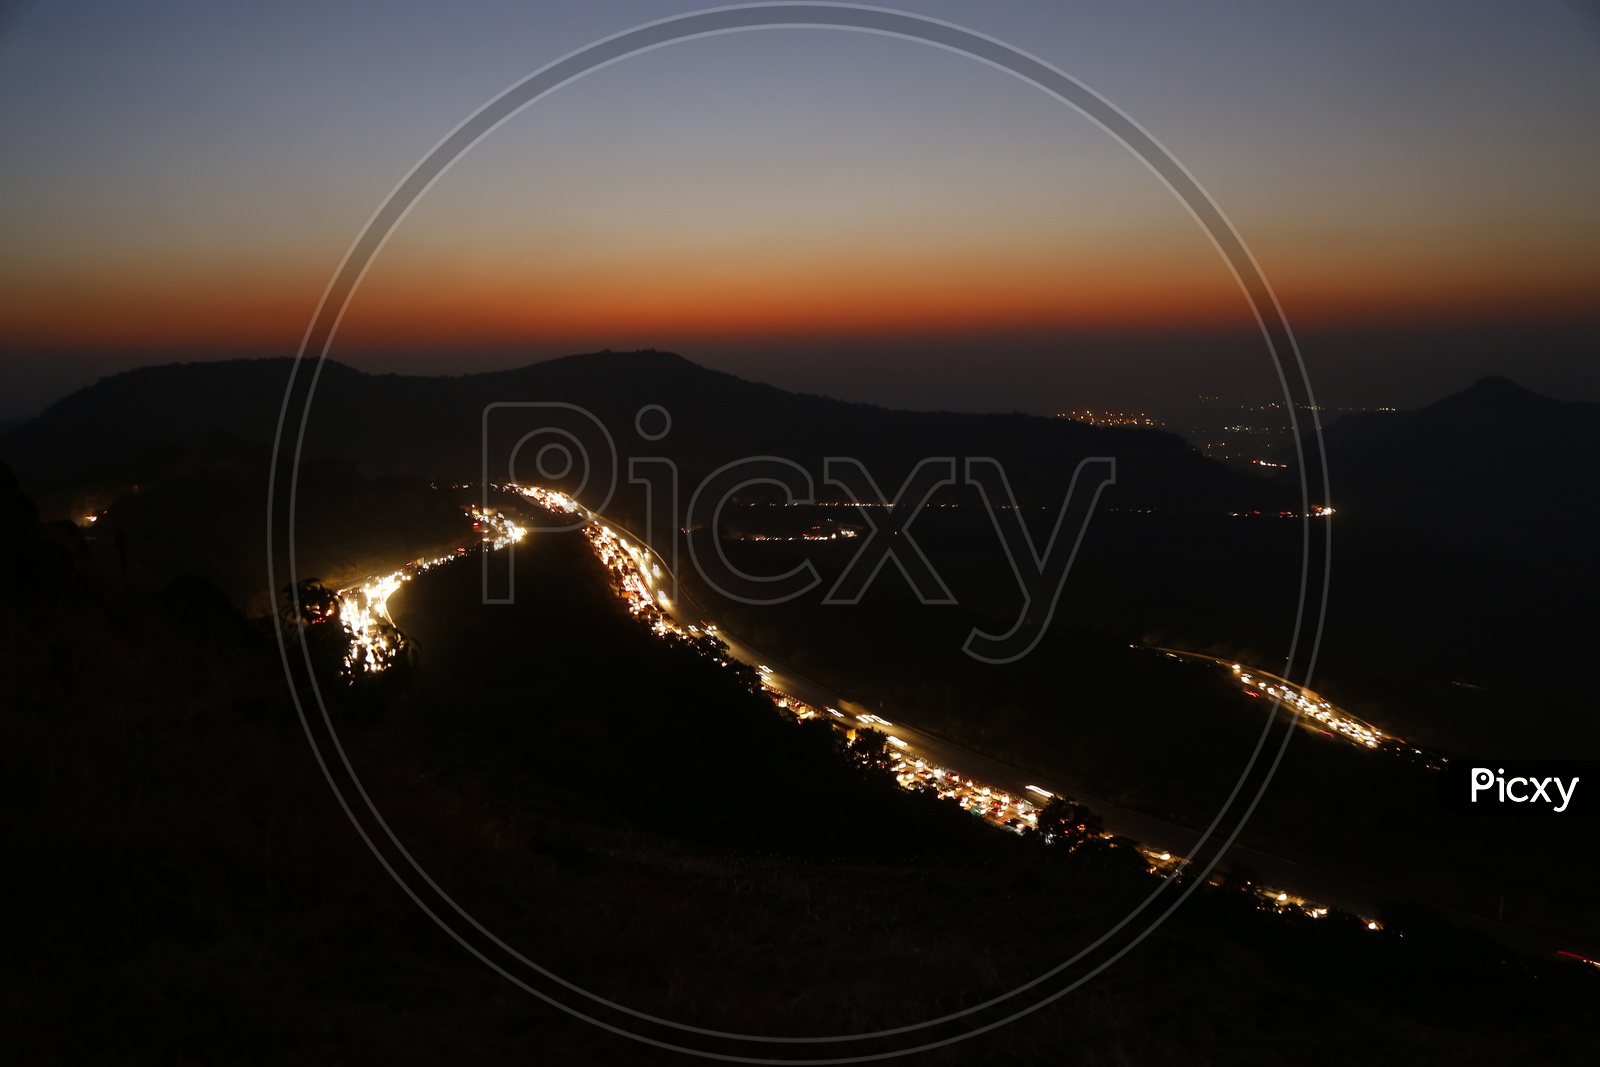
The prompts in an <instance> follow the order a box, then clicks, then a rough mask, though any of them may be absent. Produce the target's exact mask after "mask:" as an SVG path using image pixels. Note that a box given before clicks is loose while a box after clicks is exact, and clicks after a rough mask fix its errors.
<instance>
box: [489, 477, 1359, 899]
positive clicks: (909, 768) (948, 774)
mask: <svg viewBox="0 0 1600 1067" xmlns="http://www.w3.org/2000/svg"><path fill="white" fill-rule="evenodd" d="M504 488H506V489H509V490H511V491H513V492H516V493H519V494H521V495H522V496H523V497H525V498H527V499H528V500H530V501H532V502H533V503H535V504H538V505H539V506H540V507H544V508H547V509H549V510H551V511H554V512H557V513H559V514H565V515H577V514H581V515H583V516H585V517H587V518H588V519H589V520H590V521H589V522H588V524H587V525H586V526H585V527H584V535H585V537H586V538H587V539H588V541H589V544H590V546H591V547H592V548H593V549H594V552H595V555H596V557H597V558H598V559H599V560H600V563H601V565H602V566H604V567H605V568H606V569H607V570H608V571H610V572H611V573H612V574H613V575H615V576H616V578H617V593H618V595H619V596H621V597H622V598H623V600H624V601H625V602H626V604H627V607H628V610H629V612H630V613H631V614H632V615H634V616H635V617H636V618H640V619H642V620H643V621H645V622H647V623H648V624H649V625H650V627H651V629H652V630H653V631H654V632H655V633H656V634H658V635H660V636H663V637H673V638H678V639H683V640H690V641H694V640H701V639H703V637H709V636H711V634H712V632H713V631H714V630H715V627H708V629H707V632H706V633H704V634H702V631H701V629H700V628H699V627H696V626H684V625H680V624H679V623H678V622H677V621H676V620H675V619H673V618H672V617H671V615H669V614H668V610H670V608H671V607H672V605H671V603H670V601H669V600H668V598H667V596H666V594H665V593H663V592H660V591H654V592H652V587H653V585H654V582H655V580H657V579H659V578H660V577H661V569H660V567H659V565H657V564H656V563H655V562H654V561H653V560H652V559H651V556H650V550H649V549H648V548H647V547H645V546H643V545H641V544H638V543H636V542H635V541H632V540H630V539H629V538H628V537H626V536H624V535H622V534H620V533H618V532H617V531H616V530H615V529H613V528H612V527H610V526H609V525H607V524H606V523H604V522H602V521H601V520H600V519H599V517H598V516H595V515H594V514H593V513H592V512H590V511H588V509H586V508H584V507H583V506H582V505H581V504H579V503H578V502H577V501H576V500H574V499H573V498H571V497H570V496H567V495H566V494H564V493H560V492H557V491H555V490H550V489H544V488H540V487H531V486H517V485H508V486H506V487H504ZM1329 510H1330V511H1331V509H1329ZM511 528H512V529H515V530H516V534H515V538H514V539H520V538H521V536H522V531H521V530H520V529H518V528H516V527H514V526H512V527H511ZM1167 654H1168V655H1173V653H1171V652H1168V653H1167ZM722 662H723V663H724V664H725V663H726V662H727V661H726V660H723V661H722ZM1233 669H1234V671H1235V673H1236V674H1239V676H1240V681H1241V682H1242V683H1245V684H1249V682H1250V676H1249V675H1246V674H1243V673H1242V672H1243V668H1242V666H1241V665H1238V664H1235V665H1234V668H1233ZM756 670H757V674H758V675H759V677H760V679H761V691H762V692H764V693H765V694H766V695H767V696H768V697H769V698H770V699H771V700H772V703H773V706H774V707H775V708H776V709H778V710H779V711H781V712H784V713H786V714H788V715H790V716H792V717H793V718H794V719H795V720H796V721H797V722H805V721H807V720H810V719H817V718H822V717H824V716H827V717H829V721H831V722H832V723H833V725H834V726H835V728H838V729H843V730H848V731H851V732H853V727H851V726H850V725H849V723H848V721H847V718H848V717H847V716H846V715H845V714H844V713H843V712H841V711H839V710H838V709H837V708H832V707H823V708H818V707H816V706H814V705H811V704H808V703H807V702H805V701H803V700H800V699H798V698H797V697H793V696H790V695H788V694H785V693H783V692H780V691H779V690H778V689H777V688H775V687H774V686H773V685H772V684H771V683H772V673H773V671H772V668H771V667H769V666H767V665H765V664H760V665H757V668H756ZM1257 684H1259V683H1257ZM1282 689H1283V696H1284V699H1287V700H1292V702H1297V703H1299V704H1300V705H1301V706H1302V707H1303V708H1304V710H1307V711H1308V713H1310V714H1312V715H1316V714H1317V712H1318V711H1321V712H1323V713H1324V714H1325V715H1328V716H1329V717H1328V718H1325V719H1323V720H1322V721H1326V722H1333V721H1337V722H1347V723H1349V724H1351V725H1354V726H1355V727H1356V728H1357V734H1358V735H1359V733H1360V731H1361V730H1363V729H1364V730H1367V731H1368V732H1369V733H1370V734H1371V735H1372V736H1373V737H1374V738H1377V737H1382V736H1383V735H1382V734H1381V733H1379V732H1378V731H1376V730H1373V729H1372V728H1371V727H1368V726H1367V725H1366V724H1365V723H1360V722H1359V720H1354V719H1344V718H1340V717H1338V716H1336V715H1333V714H1332V705H1330V704H1328V703H1327V702H1326V701H1321V700H1320V698H1317V695H1316V694H1315V693H1311V692H1310V691H1309V690H1306V691H1297V692H1294V693H1293V698H1291V695H1290V692H1291V691H1290V687H1289V686H1287V685H1284V686H1283V687H1282ZM1268 691H1269V692H1274V691H1275V690H1274V689H1273V688H1272V687H1268ZM855 718H856V719H857V721H858V722H860V723H861V724H863V725H865V726H868V727H885V728H888V729H893V728H894V724H893V723H891V722H890V721H889V720H887V719H885V718H883V717H882V716H879V715H874V714H872V713H870V712H864V713H862V714H860V715H857V716H856V717H855ZM1319 718H1320V716H1319ZM886 737H887V739H888V742H889V744H890V746H891V747H892V748H893V750H894V751H893V757H892V762H891V763H890V766H889V770H890V773H892V774H893V775H894V777H895V781H896V782H898V783H899V784H900V786H901V787H902V788H905V789H931V790H933V791H934V792H935V794H936V795H937V796H938V797H939V798H940V799H941V800H949V801H953V802H954V803H956V804H957V805H959V806H960V807H961V808H962V810H964V811H968V812H971V813H972V814H974V815H977V816H979V817H981V818H983V819H984V820H985V821H986V822H989V823H990V824H991V825H993V826H996V827H998V828H1000V829H1005V830H1010V831H1012V832H1015V833H1019V834H1020V833H1022V832H1023V831H1024V830H1025V829H1026V828H1028V827H1037V826H1038V822H1039V811H1040V808H1039V806H1038V805H1037V804H1035V803H1033V802H1032V801H1030V800H1028V799H1027V798H1026V797H1014V796H1012V795H1011V794H1010V793H1007V792H1005V791H1003V790H999V789H996V788H994V787H992V786H989V785H985V784H984V783H982V782H979V781H976V780H975V779H972V778H967V777H963V776H962V775H960V774H958V773H957V772H955V771H952V770H950V769H948V768H946V767H940V766H937V765H935V764H933V763H930V762H929V761H928V760H926V759H923V758H920V757H918V756H917V755H916V754H915V753H914V752H913V751H911V745H910V744H909V743H908V742H906V741H905V740H904V739H902V738H900V737H897V736H896V735H894V734H892V733H889V734H886ZM1373 744H1374V746H1375V745H1376V741H1375V740H1374V741H1373ZM1026 791H1027V792H1031V793H1033V794H1035V795H1036V796H1038V797H1039V798H1040V799H1041V800H1045V801H1048V800H1049V799H1051V798H1052V797H1053V796H1054V794H1053V793H1051V792H1050V791H1049V790H1047V789H1045V788H1043V787H1041V786H1037V785H1030V786H1027V788H1026ZM1101 836H1102V837H1103V838H1108V839H1109V838H1111V837H1112V836H1113V835H1112V834H1110V833H1102V835H1101ZM1135 847H1136V848H1137V849H1138V851H1139V852H1140V854H1141V855H1143V856H1144V857H1145V858H1146V859H1147V860H1148V861H1149V862H1150V870H1151V872H1152V873H1156V874H1162V875H1163V876H1167V875H1169V874H1170V873H1172V872H1174V871H1176V870H1177V869H1179V868H1180V867H1182V866H1183V865H1184V864H1185V863H1187V862H1188V861H1187V860H1186V859H1184V858H1183V857H1181V856H1174V855H1173V854H1172V853H1171V852H1165V851H1164V852H1157V851H1155V850H1154V849H1149V848H1146V847H1145V846H1143V845H1138V846H1135ZM1252 892H1253V893H1254V894H1255V895H1256V896H1257V898H1258V899H1259V900H1260V901H1261V902H1262V906H1263V907H1271V908H1276V909H1278V910H1284V909H1288V908H1294V909H1298V910H1300V911H1302V912H1304V913H1305V914H1307V915H1310V916H1312V917H1313V918H1321V917H1324V916H1326V915H1327V914H1328V908H1326V907H1320V906H1317V905H1315V904H1313V903H1312V902H1310V901H1308V900H1306V899H1305V898H1304V897H1300V896H1295V895H1292V894H1289V893H1287V892H1284V891H1281V890H1273V889H1269V888H1266V887H1254V886H1253V887H1252ZM1363 921H1364V922H1365V923H1366V927H1367V929H1369V930H1377V929H1380V924H1379V923H1378V922H1377V921H1376V920H1371V919H1368V920H1363Z"/></svg>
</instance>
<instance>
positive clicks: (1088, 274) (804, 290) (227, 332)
mask: <svg viewBox="0 0 1600 1067" xmlns="http://www.w3.org/2000/svg"><path fill="white" fill-rule="evenodd" d="M1030 268H1033V269H1030ZM441 273H445V272H443V271H436V272H434V276H429V277H424V276H423V275H422V273H421V272H411V271H393V272H390V273H388V274H379V273H378V272H376V271H375V272H374V275H373V276H372V277H370V278H369V279H368V280H367V282H366V283H364V285H363V287H362V289H361V290H360V291H358V293H357V295H356V298H355V299H354V300H353V301H352V302H351V305H350V308H349V310H348V312H347V314H346V316H345V320H344V322H343V324H342V325H341V328H340V332H339V335H338V337H337V338H336V339H335V343H334V350H335V352H336V353H337V351H338V350H339V348H340V346H347V347H348V348H350V349H354V350H365V349H375V348H381V347H389V348H394V347H398V348H402V349H404V348H408V347H419V346H432V347H438V346H440V345H444V346H447V347H454V346H461V347H468V346H471V345H474V344H506V343H511V344H517V343H527V342H539V343H545V342H548V341H551V340H560V339H566V338H573V339H582V338H591V339H594V338H598V339H601V340H602V342H603V341H604V339H608V338H614V337H624V336H626V337H636V338H637V337H658V336H659V337H663V338H666V337H683V336H699V337H708V338H709V337H732V336H742V337H751V338H759V337H761V336H786V337H795V336H818V337H833V338H837V337H840V336H845V335H862V336H881V335H885V334H895V333H903V334H909V335H918V334H928V333H939V332H973V333H975V332H983V331H1007V330H1018V329H1021V330H1043V329H1073V328H1091V329H1115V328H1123V327H1125V328H1129V329H1133V330H1148V329H1162V330H1171V329H1183V328H1185V327H1194V328H1197V329H1206V328H1213V327H1218V326H1223V327H1227V326H1236V325H1250V324H1251V315H1250V312H1249V308H1248V306H1247V305H1246V303H1245V301H1244V298H1243V296H1242V295H1241V294H1240V293H1239V291H1238V289H1237V287H1236V286H1235V285H1234V283H1233V281H1232V278H1231V277H1229V276H1227V275H1226V274H1225V273H1224V272H1222V271H1220V270H1213V271H1212V272H1210V274H1209V275H1206V276H1198V275H1196V274H1195V272H1193V271H1182V270H1178V269H1170V268H1169V269H1147V270H1144V271H1143V272H1142V273H1133V272H1130V271H1128V270H1105V271H1095V270H1092V269H1090V268H1088V267H1086V266H1084V265H1081V264H1079V265H1062V264H1060V263H1055V264H1051V265H1048V266H1039V265H1037V264H1029V263H1026V262H1021V261H1019V262H1013V263H1005V262H990V263H983V264H976V265H972V264H958V265H955V266H951V265H948V264H939V263H935V264H931V265H922V266H920V267H919V268H918V269H916V270H915V271H913V270H912V269H911V268H909V267H908V268H906V269H904V270H902V271H900V272H899V273H887V272H885V271H883V270H882V269H881V265H874V266H873V267H872V268H863V269H858V270H855V271H850V270H847V269H835V270H828V271H823V270H818V269H814V268H813V269H806V268H805V267H804V266H798V265H785V266H784V267H783V268H782V269H774V268H772V267H770V266H768V267H764V268H752V269H749V270H740V269H737V268H736V267H715V266H712V267H707V266H704V265H700V264H694V263H690V264H684V265H681V266H679V267H677V268H675V269H673V268H664V269H657V268H654V267H649V266H616V265H610V266H594V267H589V268H587V269H584V270H582V271H574V272H570V273H568V274H565V275H555V274H546V275H541V276H533V277H525V276H517V275H510V276H508V275H505V274H496V273H494V272H492V271H482V272H471V271H454V272H450V273H449V275H448V278H449V280H448V281H447V282H441V280H440V278H439V277H437V275H438V274H441ZM158 276H159V277H161V278H163V279H168V280H166V281H163V282H157V281H155V280H153V279H154V278H155V277H158ZM173 276H174V275H173V273H172V272H158V271H153V272H151V276H150V277H147V278H128V277H126V276H118V277H105V278H97V279H94V280H92V281H83V280H75V281H73V282H72V283H70V284H69V283H68V282H66V281H63V280H59V279H58V280H55V281H54V282H47V281H45V280H35V281H32V282H29V283H26V284H21V285H13V286H10V287H9V289H8V290H7V292H6V293H5V294H4V296H0V334H3V335H4V336H5V337H6V339H7V347H9V348H11V349H14V350H26V349H33V350H38V351H50V350H67V349H117V348H128V349H134V348H162V347H171V348H178V349H187V350H202V349H204V350H208V351H210V352H211V353H213V354H218V355H221V354H225V351H226V350H227V349H229V348H249V349H256V350H259V349H262V348H270V349H273V350H281V351H285V352H286V353H292V352H293V351H294V350H295V349H296V348H297V347H298V345H299V342H300V339H301V336H302V335H303V333H304V331H305V328H306V325H307V323H308V321H309V320H310V317H311V313H312V311H313V310H314V308H315V307H316V303H317V300H318V298H319V297H320V295H321V286H322V285H323V284H324V283H325V279H316V278H312V277H310V275H309V274H307V273H304V272H294V271H291V270H288V269H284V268H280V269H278V270H276V271H272V272H266V271H262V272H259V273H245V272H222V271H217V272H206V273H201V272H189V273H188V275H187V276H185V277H183V279H182V280H181V281H179V282H177V283H174V282H172V281H170V279H171V278H172V277H173ZM1272 280H1273V281H1274V283H1275V284H1276V291H1277V293H1278V295H1279V298H1280V300H1281V302H1282V303H1283V306H1284V308H1285V311H1286V312H1287V314H1288V315H1289V317H1290V321H1291V324H1292V325H1296V326H1341V325H1358V324H1373V325H1401V324H1406V323H1426V322H1449V321H1454V322H1473V321H1485V322H1488V321H1515V320H1517V319H1532V320H1538V321H1542V322H1552V321H1554V322H1563V321H1574V322H1580V321H1581V322H1592V321H1593V320H1594V319H1595V317H1596V306H1595V301H1594V299H1593V293H1594V283H1593V280H1592V279H1587V278H1580V277H1560V276H1554V277H1543V278H1528V279H1523V280H1522V284H1510V283H1506V282H1504V281H1503V280H1500V279H1496V278H1492V277H1487V276H1474V275H1473V274H1472V273H1471V272H1468V271H1465V270H1463V271H1461V272H1459V273H1458V274H1457V275H1456V276H1448V277H1446V276H1440V275H1438V274H1435V275H1433V276H1431V277H1429V278H1419V277H1418V276H1417V275H1416V273H1415V272H1407V273H1402V272H1401V271H1399V270H1396V271H1394V272H1393V276H1389V277H1384V276H1381V275H1379V274H1378V273H1377V272H1375V271H1372V270H1367V271H1360V272H1358V271H1354V270H1350V271H1327V272H1325V273H1322V274H1321V275H1320V276H1308V275H1306V274H1290V275H1288V276H1285V277H1274V278H1273V279H1272Z"/></svg>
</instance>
